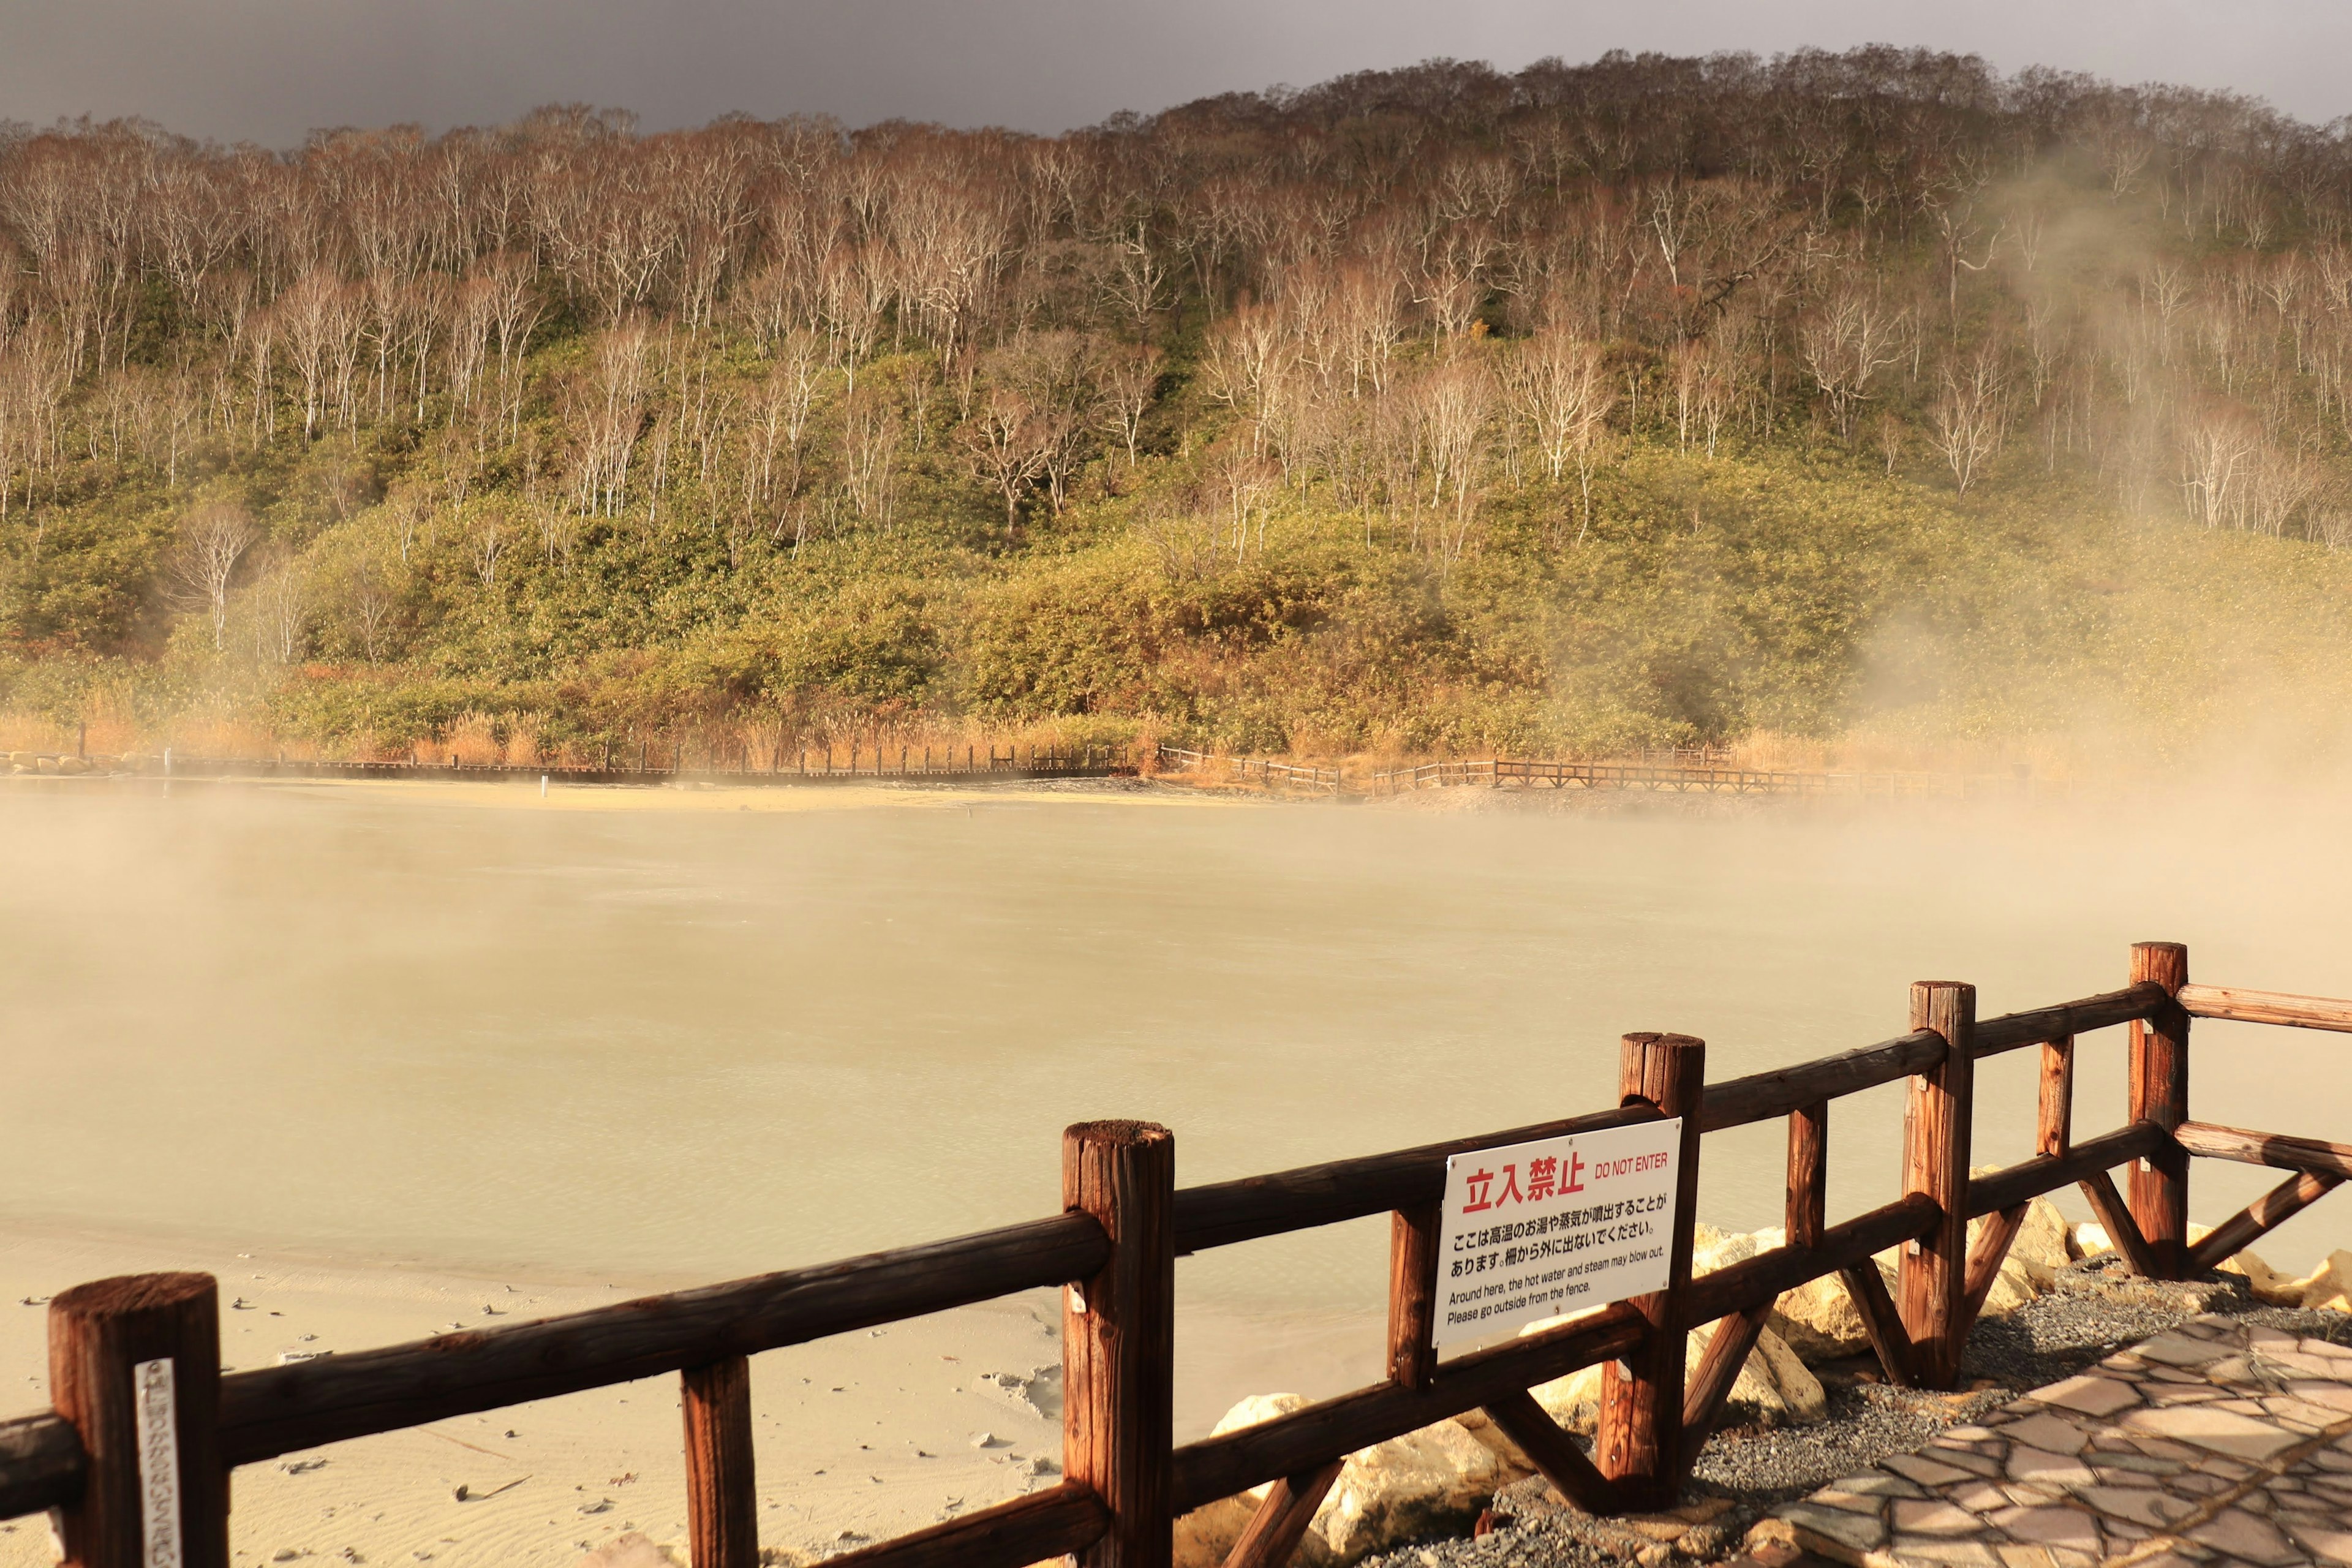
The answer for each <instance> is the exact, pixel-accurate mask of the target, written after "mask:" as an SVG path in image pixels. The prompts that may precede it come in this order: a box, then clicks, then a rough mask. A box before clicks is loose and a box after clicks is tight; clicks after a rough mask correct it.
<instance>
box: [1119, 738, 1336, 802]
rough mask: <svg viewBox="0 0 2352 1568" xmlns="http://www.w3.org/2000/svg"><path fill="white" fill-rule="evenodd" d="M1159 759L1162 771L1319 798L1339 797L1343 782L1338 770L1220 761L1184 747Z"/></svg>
mask: <svg viewBox="0 0 2352 1568" xmlns="http://www.w3.org/2000/svg"><path fill="white" fill-rule="evenodd" d="M1159 757H1160V766H1161V767H1162V768H1165V769H1169V770H1171V771H1172V772H1175V773H1198V774H1211V775H1213V774H1218V773H1222V774H1223V777H1224V779H1225V780H1226V782H1228V783H1232V784H1251V783H1256V784H1263V785H1265V787H1266V788H1268V789H1304V790H1311V791H1313V792H1315V793H1317V794H1319V795H1339V794H1340V793H1341V790H1342V784H1343V782H1344V781H1343V780H1342V778H1341V776H1340V773H1339V769H1338V768H1323V767H1316V766H1313V765H1311V764H1307V763H1277V762H1272V761H1269V760H1268V759H1266V758H1264V757H1221V756H1218V755H1216V754H1215V753H1213V752H1193V751H1187V750H1186V749H1185V748H1183V747H1182V746H1162V747H1160V752H1159Z"/></svg>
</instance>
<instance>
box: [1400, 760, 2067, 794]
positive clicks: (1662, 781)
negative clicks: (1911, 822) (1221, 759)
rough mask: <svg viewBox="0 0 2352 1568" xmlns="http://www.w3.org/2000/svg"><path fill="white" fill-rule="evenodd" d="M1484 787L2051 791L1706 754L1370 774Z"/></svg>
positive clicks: (1959, 777)
mask: <svg viewBox="0 0 2352 1568" xmlns="http://www.w3.org/2000/svg"><path fill="white" fill-rule="evenodd" d="M1464 785H1483V786H1486V787H1487V788H1492V789H1535V788H1547V787H1548V788H1551V789H1580V790H1649V791H1653V792H1657V793H1664V794H1671V795H1856V796H1865V797H1874V798H1876V797H1885V798H1899V797H1904V796H1917V795H1934V796H1946V797H1951V796H1958V797H1963V798H1969V797H1975V796H1980V795H2020V794H2023V795H2042V794H2045V793H2047V792H2048V791H2049V789H2050V788H2051V785H2050V784H2048V783H2047V782H2046V781H2042V780H2037V779H2036V778H2034V777H2033V775H2032V773H1826V772H1803V771H1800V770H1795V769H1785V768H1740V767H1732V766H1729V765H1727V764H1726V763H1722V762H1721V761H1719V760H1717V759H1715V758H1711V757H1705V756H1699V757H1695V758H1692V759H1682V758H1678V757H1667V758H1665V759H1663V760H1646V759H1642V760H1633V761H1621V762H1597V763H1537V762H1514V761H1511V760H1510V759H1508V758H1503V757H1496V758H1491V759H1487V760H1485V761H1468V762H1451V763H1421V764H1420V765H1418V766H1415V767H1406V768H1392V769H1390V770H1388V771H1386V772H1382V773H1373V774H1371V775H1370V776H1369V777H1368V778H1366V779H1365V781H1364V784H1363V790H1364V793H1365V794H1367V795H1404V794H1408V793H1410V792H1412V791H1413V790H1421V789H1443V788H1459V787H1461V786H1464Z"/></svg>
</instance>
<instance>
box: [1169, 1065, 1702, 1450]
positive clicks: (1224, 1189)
mask: <svg viewBox="0 0 2352 1568" xmlns="http://www.w3.org/2000/svg"><path fill="white" fill-rule="evenodd" d="M1657 1119H1658V1113H1657V1111H1656V1110H1654V1109H1653V1108H1651V1107H1649V1106H1646V1105H1633V1106H1626V1107H1624V1108H1622V1109H1621V1110H1599V1111H1594V1112H1593V1113H1591V1115H1589V1116H1571V1117H1569V1118H1567V1119H1566V1120H1565V1121H1539V1122H1537V1123H1535V1124H1534V1125H1532V1126H1528V1127H1514V1128H1511V1129H1509V1130H1508V1131H1502V1132H1489V1133H1486V1134H1484V1135H1482V1136H1480V1137H1476V1138H1454V1139H1450V1140H1448V1141H1447V1142H1443V1143H1424V1144H1423V1145H1421V1147H1419V1148H1417V1149H1400V1150H1398V1151H1396V1152H1394V1153H1390V1154H1370V1155H1366V1156H1363V1157H1361V1158H1360V1159H1353V1160H1333V1161H1330V1162H1328V1163H1325V1164H1320V1165H1301V1166H1298V1167H1297V1168H1296V1169H1295V1170H1288V1171H1276V1172H1275V1173H1273V1174H1271V1175H1265V1176H1244V1177H1241V1178H1240V1179H1238V1180H1236V1181H1231V1182H1213V1183H1210V1184H1206V1185H1202V1186H1197V1187H1186V1188H1184V1189H1182V1190H1181V1191H1180V1192H1179V1193H1177V1194H1176V1250H1177V1251H1178V1252H1180V1253H1185V1252H1204V1251H1206V1250H1208V1249H1209V1248H1210V1247H1231V1246H1232V1245H1233V1244H1234V1243H1235V1242H1237V1241H1255V1240H1256V1239H1258V1238H1259V1237H1267V1236H1282V1235H1285V1234H1286V1233H1288V1232H1290V1231H1294V1230H1311V1229H1313V1228H1314V1227H1315V1226H1325V1225H1337V1224H1339V1222H1340V1221H1342V1220H1350V1219H1361V1218H1363V1217H1364V1216H1365V1215H1376V1214H1388V1213H1390V1212H1391V1211H1393V1210H1397V1209H1413V1208H1421V1207H1424V1206H1429V1205H1435V1204H1437V1203H1438V1202H1440V1201H1441V1200H1443V1199H1444V1196H1445V1161H1446V1158H1447V1156H1449V1155H1453V1154H1464V1153H1468V1152H1471V1151H1472V1150H1475V1149H1492V1148H1495V1147H1496V1146H1498V1145H1501V1144H1506V1143H1528V1142H1534V1141H1535V1140H1536V1139H1538V1138H1565V1137H1567V1136H1569V1135H1570V1133H1575V1132H1598V1131H1601V1130H1602V1129H1604V1128H1610V1127H1630V1126H1632V1125H1633V1124H1634V1123H1635V1122H1639V1121H1656V1120H1657ZM1250 1484H1251V1485H1253V1486H1255V1485H1256V1484H1257V1483H1256V1482H1255V1481H1253V1482H1251V1483H1250Z"/></svg>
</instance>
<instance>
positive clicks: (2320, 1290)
mask: <svg viewBox="0 0 2352 1568" xmlns="http://www.w3.org/2000/svg"><path fill="white" fill-rule="evenodd" d="M2299 1305H2301V1306H2302V1307H2304V1308H2305V1310H2326V1311H2330V1312H2352V1252H2331V1253H2329V1254H2328V1255H2327V1261H2326V1263H2324V1264H2322V1265H2321V1266H2320V1268H2319V1272H2317V1273H2316V1274H2314V1275H2313V1276H2312V1277H2311V1279H2310V1280H2309V1282H2308V1283H2306V1284H2305V1286H2304V1288H2303V1300H2302V1301H2301V1302H2300V1303H2299Z"/></svg>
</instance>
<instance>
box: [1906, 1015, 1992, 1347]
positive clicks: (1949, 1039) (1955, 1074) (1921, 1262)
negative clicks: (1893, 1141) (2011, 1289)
mask: <svg viewBox="0 0 2352 1568" xmlns="http://www.w3.org/2000/svg"><path fill="white" fill-rule="evenodd" d="M1976 1022H1977V988H1976V987H1975V986H1973V985H1968V984H1961V983H1960V982H1958V981H1952V980H1922V981H1919V982H1916V984H1913V985H1912V987H1911V1026H1912V1027H1913V1028H1914V1029H1932V1030H1934V1031H1935V1032H1936V1033H1937V1034H1939V1035H1941V1036H1943V1037H1944V1046H1945V1049H1944V1059H1943V1060H1942V1061H1941V1062H1939V1063H1937V1065H1936V1066H1935V1067H1932V1068H1928V1069H1927V1071H1926V1072H1923V1073H1918V1074H1916V1075H1914V1077H1913V1078H1912V1079H1911V1098H1910V1102H1909V1104H1908V1105H1906V1107H1905V1109H1904V1113H1903V1190H1904V1191H1905V1192H1906V1193H1925V1194H1927V1195H1928V1196H1929V1197H1931V1198H1933V1199H1935V1200H1936V1202H1937V1205H1940V1206H1941V1207H1942V1209H1943V1211H1944V1213H1943V1217H1942V1219H1941V1220H1940V1221H1939V1222H1938V1223H1937V1226H1936V1228H1935V1229H1934V1230H1933V1231H1931V1232H1930V1233H1928V1235H1927V1236H1926V1237H1922V1238H1920V1239H1918V1240H1916V1241H1912V1242H1909V1243H1906V1245H1905V1247H1904V1248H1903V1255H1902V1258H1903V1260H1902V1264H1901V1268H1900V1279H1899V1281H1898V1300H1899V1305H1900V1310H1901V1312H1902V1317H1903V1326H1904V1328H1905V1330H1906V1331H1907V1332H1908V1333H1909V1334H1910V1336H1911V1350H1912V1367H1913V1370H1914V1371H1915V1372H1916V1374H1917V1376H1918V1379H1919V1384H1920V1386H1922V1387H1925V1388H1949V1387H1951V1386H1952V1385H1953V1384H1955V1383H1957V1382H1958V1379H1959V1375H1960V1350H1961V1347H1962V1346H1963V1344H1964V1343H1965V1342H1966V1340H1967V1334H1968V1328H1967V1317H1966V1314H1965V1312H1964V1310H1963V1303H1964V1301H1965V1300H1966V1297H1967V1293H1968V1292H1967V1279H1968V1251H1969V1201H1968V1200H1969V1141H1970V1140H1969V1134H1970V1119H1971V1117H1972V1115H1973V1110H1974V1100H1975V1090H1976V1054H1975V1053H1976Z"/></svg>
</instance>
